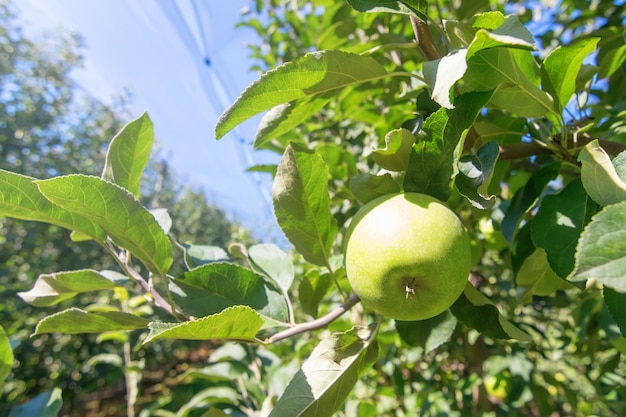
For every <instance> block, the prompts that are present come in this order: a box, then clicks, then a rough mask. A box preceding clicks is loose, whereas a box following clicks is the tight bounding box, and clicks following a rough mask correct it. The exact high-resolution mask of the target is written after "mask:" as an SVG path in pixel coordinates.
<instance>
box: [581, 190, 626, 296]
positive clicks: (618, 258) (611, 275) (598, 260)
mask: <svg viewBox="0 0 626 417" xmlns="http://www.w3.org/2000/svg"><path fill="white" fill-rule="evenodd" d="M625 224H626V201H622V202H621V203H617V204H612V205H610V206H606V207H605V208H604V209H602V211H600V212H599V213H598V214H596V215H595V216H594V217H593V218H592V219H591V222H590V223H589V224H588V225H587V227H586V228H585V230H583V233H582V235H581V236H580V240H579V241H578V246H577V248H576V264H575V267H574V271H573V272H572V273H571V275H570V276H569V279H570V281H584V280H588V279H596V280H597V281H598V282H599V283H601V284H604V285H605V286H607V287H611V288H613V289H615V290H617V291H620V292H626V228H624V225H625Z"/></svg>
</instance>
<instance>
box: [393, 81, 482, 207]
mask: <svg viewBox="0 0 626 417" xmlns="http://www.w3.org/2000/svg"><path fill="white" fill-rule="evenodd" d="M490 97H491V92H472V93H466V94H462V95H460V96H458V97H457V98H456V103H455V105H456V108H454V109H452V110H449V109H446V108H443V107H442V108H440V109H439V110H437V111H436V112H435V113H433V114H432V115H430V117H428V119H426V121H425V122H424V126H423V129H424V131H425V132H427V137H425V135H419V136H418V140H417V143H415V145H414V146H413V152H412V153H411V156H410V158H409V167H408V170H407V173H406V176H405V178H404V190H405V191H406V192H418V193H424V194H430V195H432V196H434V197H436V198H438V199H439V200H442V201H446V200H447V199H448V198H449V197H450V195H451V194H452V180H453V179H454V177H455V176H456V174H457V173H458V162H459V159H460V157H461V151H462V149H463V143H464V140H465V135H467V131H468V130H469V128H470V127H471V126H472V124H473V123H474V121H475V120H476V117H477V116H478V114H479V112H480V110H481V109H482V108H483V106H484V105H485V104H486V103H487V101H489V98H490Z"/></svg>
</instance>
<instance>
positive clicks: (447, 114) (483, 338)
mask: <svg viewBox="0 0 626 417" xmlns="http://www.w3.org/2000/svg"><path fill="white" fill-rule="evenodd" d="M623 11H624V5H623V4H620V3H619V2H596V1H567V0H563V1H562V2H560V3H559V4H557V5H556V6H554V7H553V8H552V9H550V8H549V7H547V6H544V5H543V4H542V3H541V2H538V1H536V2H523V3H516V2H505V3H502V2H498V3H496V2H490V1H477V2H459V1H454V0H440V1H431V2H427V1H424V0H397V1H393V0H392V1H388V0H384V1H383V0H347V2H345V3H344V2H333V1H324V0H319V1H312V2H299V1H278V0H273V1H270V2H268V3H267V4H265V3H263V2H257V9H256V10H254V11H250V12H249V13H248V15H246V16H244V22H243V26H246V27H248V28H252V29H254V30H256V31H257V32H258V33H259V35H260V36H261V37H262V38H263V41H264V43H265V44H264V45H263V46H261V47H255V48H253V49H252V53H253V57H254V58H255V59H256V60H257V62H258V68H259V69H261V70H262V74H261V75H260V77H259V78H258V80H257V81H255V82H254V83H253V84H251V85H250V86H249V87H248V88H246V89H245V91H243V92H242V93H241V95H240V97H239V98H238V99H237V100H236V101H235V102H234V103H233V104H232V105H231V107H230V108H228V109H227V110H226V111H225V112H224V114H223V115H222V116H221V118H220V120H219V121H218V124H217V126H216V132H215V133H216V137H217V138H218V139H220V138H222V137H223V136H224V135H226V133H228V132H229V131H230V130H232V129H233V128H235V127H236V126H237V125H239V124H240V123H242V122H244V121H246V120H247V119H249V118H251V117H253V116H255V115H257V114H259V113H262V112H267V113H265V115H264V116H263V118H262V120H261V122H260V125H259V128H258V130H257V134H256V137H255V138H254V140H253V143H252V146H254V147H255V148H258V149H269V150H272V151H275V152H277V153H279V154H280V155H281V158H280V162H279V163H278V164H277V165H276V166H267V165H266V166H255V167H251V168H250V169H251V170H255V171H263V172H267V173H268V175H272V176H273V179H274V182H273V189H272V196H273V203H274V211H275V215H276V220H277V223H278V225H279V226H280V228H281V229H282V230H283V232H284V234H285V236H286V238H287V239H288V240H289V242H290V243H291V245H292V247H293V248H292V249H290V250H284V248H283V249H281V248H279V247H278V246H276V245H274V244H271V243H267V242H264V243H261V244H257V245H245V244H243V243H241V242H234V243H231V244H229V245H228V247H227V248H220V247H216V246H208V245H204V244H202V242H198V243H197V244H189V243H187V244H181V243H180V242H178V241H177V240H176V237H175V236H174V235H173V234H169V233H168V232H169V225H170V224H171V223H170V219H169V216H168V215H167V213H166V212H164V211H163V210H158V211H149V210H147V209H146V207H144V206H143V205H142V204H141V203H140V202H139V201H138V199H137V197H138V196H139V192H140V189H141V178H142V173H143V169H144V167H145V165H146V162H147V160H148V156H149V150H150V147H151V145H152V140H153V138H152V135H151V131H150V129H148V128H147V126H149V120H147V118H146V116H142V117H141V118H139V119H137V120H135V121H133V122H131V123H129V124H128V125H127V126H126V127H125V128H124V129H123V130H122V131H121V132H120V133H119V134H118V135H117V136H115V138H114V139H113V140H112V141H111V143H110V145H109V148H108V152H107V155H106V162H105V168H104V170H103V172H102V175H101V176H88V175H84V174H81V173H76V174H72V175H65V176H57V177H52V178H47V179H43V178H41V179H38V178H31V177H27V176H24V175H21V174H19V173H16V172H9V171H0V184H1V186H0V214H2V215H5V216H8V217H15V218H20V219H25V220H31V221H39V222H45V223H51V224H54V225H58V226H61V227H63V228H66V229H68V230H71V231H72V232H71V235H70V238H71V239H72V240H73V241H74V242H76V244H77V245H80V244H81V243H80V242H83V241H93V242H96V243H98V244H99V245H100V246H101V247H102V250H103V251H105V252H106V253H108V254H109V255H110V256H111V258H112V259H114V260H115V262H116V263H117V268H115V270H104V271H103V270H96V269H90V268H88V267H86V268H85V269H81V270H73V271H58V272H51V273H49V274H44V275H41V276H39V278H38V279H37V280H36V282H35V284H34V286H33V288H32V289H31V290H29V291H25V292H22V293H20V294H19V295H20V297H22V298H23V299H24V300H26V301H28V302H30V303H32V304H34V305H36V306H41V307H53V306H55V305H56V304H58V303H59V302H60V301H63V300H68V299H72V297H75V296H76V295H78V294H81V293H85V292H92V291H115V292H116V293H117V294H118V298H117V300H118V304H116V305H108V306H106V308H105V307H104V306H102V305H92V306H89V308H77V307H71V308H68V309H62V310H60V311H53V312H52V313H51V314H50V315H49V316H48V317H46V318H44V319H43V320H41V321H40V322H39V323H38V324H37V326H36V328H35V329H34V332H33V337H39V336H40V335H43V334H47V333H67V334H77V333H80V334H82V333H98V334H110V333H111V332H113V333H119V332H133V334H139V336H138V338H139V340H140V341H141V343H142V344H143V345H144V346H146V345H150V344H151V343H153V342H154V341H157V340H202V341H206V342H207V343H209V344H208V345H207V346H209V349H208V351H207V362H206V365H205V366H203V367H200V368H195V369H190V370H188V371H187V372H186V373H185V374H184V378H183V377H181V379H180V381H179V383H178V384H177V385H178V386H177V387H168V390H166V391H164V392H161V393H160V395H159V397H158V398H154V399H153V401H152V402H150V403H147V404H143V405H142V414H141V415H146V416H148V415H181V416H188V415H189V416H191V415H194V416H195V415H199V416H200V415H201V416H224V415H234V416H239V415H257V416H267V415H269V416H332V415H340V416H413V415H427V416H430V415H433V416H434V415H454V416H465V415H478V414H480V415H504V414H506V415H520V416H521V415H524V416H527V415H533V416H535V415H536V416H541V415H575V416H586V415H592V414H593V415H610V416H618V415H623V414H625V413H626V406H625V405H624V404H626V401H625V399H626V384H625V382H624V381H625V380H626V365H625V362H624V355H626V339H625V338H624V332H625V329H626V310H625V308H624V306H626V294H625V293H626V275H625V273H626V264H625V260H624V259H626V239H624V237H626V171H625V169H624V168H622V166H623V165H624V164H625V163H624V161H625V160H626V153H624V151H625V150H626V136H625V130H624V121H625V119H624V103H625V101H624V95H623V91H625V88H624V87H626V86H625V64H624V61H625V59H626V46H625V45H624V31H623V15H624V13H623ZM542 24H544V25H547V24H549V25H550V26H549V28H548V29H545V28H543V29H542V28H541V25H542ZM268 51H269V52H268ZM403 192H404V193H421V194H427V195H429V196H431V197H434V198H436V199H437V200H440V201H442V202H444V203H445V205H446V206H447V207H448V208H449V209H451V210H452V211H454V212H455V213H456V215H457V216H458V217H459V219H460V221H461V222H462V224H463V226H464V228H465V230H466V232H467V233H468V235H469V237H470V241H471V251H472V255H471V257H472V267H471V271H470V273H469V274H468V280H467V283H466V285H465V289H464V290H463V292H462V294H461V295H460V296H459V297H458V298H457V299H456V300H455V301H454V303H453V304H452V305H450V306H449V308H448V309H446V311H444V312H443V313H441V314H440V315H437V316H435V317H432V318H429V319H426V320H420V321H396V320H391V319H389V318H388V317H384V316H381V315H379V314H376V313H375V312H373V311H372V310H370V309H368V308H367V307H366V306H364V305H362V303H359V298H358V296H356V295H355V294H354V293H353V291H352V288H351V286H350V284H349V279H350V278H352V277H348V276H346V268H345V263H344V256H343V255H344V248H345V245H346V244H347V242H346V240H347V239H346V231H347V230H348V228H349V225H350V222H351V220H352V218H353V217H354V215H355V213H356V212H357V211H358V209H359V207H361V206H363V205H365V204H367V202H369V201H372V200H373V199H375V198H377V197H380V196H384V195H387V194H397V193H403ZM381 227H383V226H381ZM442 227H443V225H442ZM435 239H436V236H433V235H432V233H431V234H429V235H428V236H426V237H425V238H424V239H423V241H422V242H419V244H421V245H429V244H432V243H434V240H435ZM379 243H380V242H376V241H372V242H371V245H372V246H374V247H376V245H378V244H379ZM380 253H386V251H385V250H384V248H381V250H380ZM175 257H179V258H182V259H183V260H184V261H185V265H186V270H185V271H184V272H181V273H179V274H173V273H171V266H172V263H173V262H174V260H175ZM377 261H378V262H381V263H388V262H393V259H392V258H391V257H388V256H381V259H378V260H377ZM454 261H455V260H454V259H450V262H454ZM415 291H419V287H417V288H415ZM146 305H149V306H150V307H151V308H144V307H145V306H146ZM159 311H160V312H159ZM5 339H6V337H4V338H3V337H0V342H2V343H3V345H2V346H0V356H1V357H2V358H4V359H3V361H2V363H3V364H5V365H4V367H3V368H0V369H1V370H2V372H0V376H4V375H6V374H7V373H8V370H7V364H10V362H11V352H10V348H8V344H7V343H8V342H6V341H3V340H5ZM138 349H140V348H138ZM126 367H127V375H128V378H127V380H126V382H127V397H128V413H129V415H132V414H133V410H134V409H135V408H137V406H136V405H135V401H134V399H135V398H136V396H137V395H138V393H137V385H136V384H135V382H136V379H137V378H136V375H135V372H134V369H135V368H133V363H132V361H129V362H128V363H127V364H126ZM181 387H183V388H184V387H193V389H191V388H189V389H187V390H184V389H181ZM57 395H58V394H57ZM55 398H56V400H57V401H60V396H57V397H55ZM157 410H158V411H157ZM168 413H169V414H168Z"/></svg>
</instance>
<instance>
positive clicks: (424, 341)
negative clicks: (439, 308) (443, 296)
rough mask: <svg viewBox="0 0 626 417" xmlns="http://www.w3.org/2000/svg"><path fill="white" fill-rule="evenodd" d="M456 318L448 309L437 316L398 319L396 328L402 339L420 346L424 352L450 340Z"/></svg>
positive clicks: (412, 344)
mask: <svg viewBox="0 0 626 417" xmlns="http://www.w3.org/2000/svg"><path fill="white" fill-rule="evenodd" d="M456 323H457V320H456V318H455V317H454V315H452V313H451V312H450V310H446V311H444V312H443V313H441V314H439V315H438V316H435V317H432V318H430V319H427V320H420V321H398V320H396V330H397V331H398V335H399V336H400V338H401V339H402V340H404V341H405V342H406V343H407V344H409V345H410V346H420V347H422V348H423V349H424V353H428V352H430V351H432V350H435V349H437V348H438V347H439V346H441V345H442V344H444V343H446V342H447V341H448V340H450V337H451V336H452V333H453V332H454V329H455V328H456Z"/></svg>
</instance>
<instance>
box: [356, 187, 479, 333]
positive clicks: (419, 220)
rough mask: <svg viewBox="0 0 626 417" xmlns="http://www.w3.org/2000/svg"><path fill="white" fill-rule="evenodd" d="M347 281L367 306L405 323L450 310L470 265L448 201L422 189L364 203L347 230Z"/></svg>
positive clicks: (467, 246)
mask: <svg viewBox="0 0 626 417" xmlns="http://www.w3.org/2000/svg"><path fill="white" fill-rule="evenodd" d="M346 242H347V243H346V245H345V266H346V275H347V277H348V281H349V282H350V285H351V286H352V289H353V290H354V292H355V293H356V294H357V295H358V296H359V298H360V299H361V301H362V302H363V304H364V305H365V306H366V307H368V308H370V309H372V310H374V311H376V312H378V313H379V314H381V315H383V316H385V317H388V318H392V319H396V320H405V321H415V320H425V319H428V318H431V317H434V316H436V315H438V314H440V313H443V312H444V311H445V310H447V309H448V308H449V307H450V306H451V305H452V304H453V303H454V302H455V301H456V300H457V298H458V297H459V296H460V295H461V293H462V292H463V289H464V288H465V284H466V282H467V278H468V276H469V272H470V267H471V247H470V240H469V237H468V236H467V233H466V231H465V228H464V227H463V224H462V223H461V221H460V220H459V218H458V217H457V216H456V214H454V212H452V211H451V210H450V209H449V208H447V207H446V206H445V205H444V204H443V203H441V202H440V201H439V200H437V199H436V198H434V197H431V196H429V195H426V194H420V193H402V194H391V195H385V196H382V197H378V198H376V199H374V200H372V201H370V202H368V203H367V204H365V205H364V206H363V207H362V208H361V209H360V210H359V211H358V212H357V214H356V215H355V216H354V218H353V220H352V222H351V223H350V226H349V227H348V231H347V233H346Z"/></svg>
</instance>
